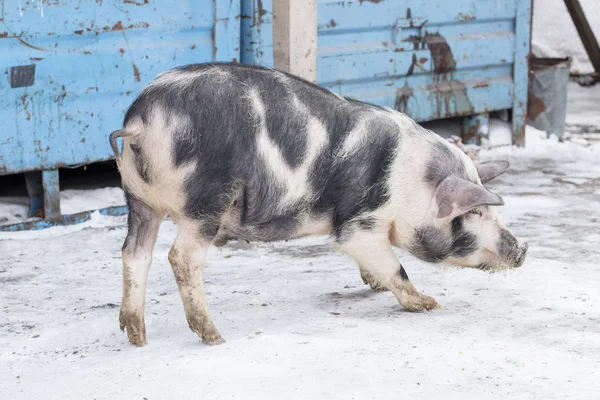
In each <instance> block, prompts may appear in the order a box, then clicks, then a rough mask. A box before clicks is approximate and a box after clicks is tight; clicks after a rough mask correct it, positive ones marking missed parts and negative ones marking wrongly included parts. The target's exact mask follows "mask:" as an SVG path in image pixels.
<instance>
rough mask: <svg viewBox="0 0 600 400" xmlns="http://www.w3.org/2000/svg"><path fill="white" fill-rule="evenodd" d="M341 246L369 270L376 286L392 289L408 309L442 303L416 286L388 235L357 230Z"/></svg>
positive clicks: (417, 308)
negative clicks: (394, 250)
mask: <svg viewBox="0 0 600 400" xmlns="http://www.w3.org/2000/svg"><path fill="white" fill-rule="evenodd" d="M340 246H341V248H342V250H343V251H344V252H345V253H347V254H348V255H350V256H351V257H352V258H353V259H354V260H355V261H356V262H357V263H358V265H359V266H360V269H361V272H362V273H363V274H364V273H366V275H367V277H368V278H369V279H371V281H372V282H374V283H375V284H376V287H379V286H381V287H384V288H386V289H388V290H390V291H391V292H392V293H394V295H395V296H396V298H397V299H398V301H399V302H400V304H402V306H403V307H404V308H405V309H407V310H408V311H426V310H433V309H436V308H439V307H440V306H439V305H438V303H437V302H436V301H435V300H434V299H433V298H432V297H430V296H426V295H424V294H422V293H419V291H417V289H415V287H414V286H413V284H412V283H411V282H410V280H409V279H408V275H407V274H406V271H405V270H404V268H403V267H402V265H400V262H399V261H398V259H397V258H396V255H395V254H394V252H393V251H392V247H391V244H390V242H389V238H388V237H387V235H385V234H381V235H378V234H376V233H375V232H368V231H356V232H354V233H352V235H351V236H350V237H346V238H345V239H344V240H343V242H342V243H340Z"/></svg>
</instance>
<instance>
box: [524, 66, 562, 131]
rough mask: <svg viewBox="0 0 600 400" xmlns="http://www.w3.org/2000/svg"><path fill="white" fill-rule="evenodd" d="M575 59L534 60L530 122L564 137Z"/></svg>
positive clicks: (530, 90) (529, 109) (530, 92)
mask: <svg viewBox="0 0 600 400" xmlns="http://www.w3.org/2000/svg"><path fill="white" fill-rule="evenodd" d="M570 68H571V59H570V58H569V57H567V58H535V57H532V58H531V61H530V69H529V102H528V106H527V123H528V124H529V125H531V126H533V127H534V128H537V129H539V130H542V131H545V132H546V133H547V134H548V135H556V136H557V137H559V138H562V137H563V136H564V132H565V119H566V116H567V89H568V84H569V71H570Z"/></svg>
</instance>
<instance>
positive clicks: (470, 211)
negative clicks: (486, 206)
mask: <svg viewBox="0 0 600 400" xmlns="http://www.w3.org/2000/svg"><path fill="white" fill-rule="evenodd" d="M469 214H475V215H479V216H480V217H481V211H479V210H469Z"/></svg>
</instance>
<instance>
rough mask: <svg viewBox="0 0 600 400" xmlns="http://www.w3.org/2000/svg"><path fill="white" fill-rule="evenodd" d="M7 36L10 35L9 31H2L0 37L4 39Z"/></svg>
mask: <svg viewBox="0 0 600 400" xmlns="http://www.w3.org/2000/svg"><path fill="white" fill-rule="evenodd" d="M6 37H8V32H2V33H0V39H4V38H6Z"/></svg>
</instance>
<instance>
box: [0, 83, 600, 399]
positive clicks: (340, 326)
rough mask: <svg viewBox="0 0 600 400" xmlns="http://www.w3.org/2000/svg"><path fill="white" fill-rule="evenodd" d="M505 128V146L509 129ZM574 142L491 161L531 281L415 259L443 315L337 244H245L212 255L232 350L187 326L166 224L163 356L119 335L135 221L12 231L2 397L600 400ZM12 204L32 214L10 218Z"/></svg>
mask: <svg viewBox="0 0 600 400" xmlns="http://www.w3.org/2000/svg"><path fill="white" fill-rule="evenodd" d="M585 90H591V89H585ZM584 93H585V94H586V95H587V94H589V93H590V92H584ZM580 97H585V96H583V95H582V96H580ZM580 97H577V98H580ZM571 104H572V103H571ZM581 104H582V106H581V107H575V108H571V109H570V114H569V117H568V118H569V119H568V123H569V124H570V125H569V126H571V127H573V128H574V127H577V126H590V127H592V128H588V129H587V131H588V132H592V131H594V128H593V126H594V124H595V122H594V121H593V120H592V121H591V120H590V118H592V117H597V113H594V112H593V110H592V109H591V107H590V105H589V102H585V101H584V100H581ZM582 113H589V117H590V118H584V117H583V116H582ZM492 128H493V129H492V132H493V143H494V144H495V145H496V146H499V145H501V144H502V142H503V141H506V137H503V135H506V133H507V132H508V130H507V129H506V127H505V126H504V125H503V124H502V122H501V121H495V122H494V125H493V126H492ZM595 131H596V132H598V130H597V125H596V130H595ZM575 136H576V137H577V138H578V139H574V137H575ZM567 139H568V140H566V141H565V142H564V143H559V142H558V141H557V140H555V139H554V138H550V139H546V138H545V134H544V133H542V132H539V131H536V130H535V129H531V128H530V129H528V130H527V147H526V148H525V149H515V148H511V147H509V146H500V147H496V148H493V149H491V150H482V152H481V153H480V157H481V158H482V159H498V158H503V159H508V160H510V161H511V168H510V170H509V171H508V172H507V173H506V174H505V175H502V176H501V177H499V178H497V180H495V181H493V182H492V183H490V185H489V186H490V187H491V188H492V189H493V190H494V191H495V192H497V193H499V194H501V195H502V196H503V197H504V199H505V201H506V206H504V207H502V208H501V209H500V212H501V214H502V216H503V217H504V219H505V221H506V222H507V224H508V226H509V227H510V229H511V230H512V231H513V232H514V233H515V234H516V235H517V237H519V238H521V239H523V240H527V241H528V242H529V244H530V251H529V256H528V259H527V261H526V262H525V265H524V266H523V267H522V268H520V269H518V270H515V271H510V272H503V273H499V274H494V275H490V274H486V273H482V272H479V271H472V270H457V269H454V268H442V267H436V266H432V265H429V264H426V263H423V262H420V261H417V260H415V259H414V258H412V257H410V256H407V255H405V254H400V253H398V255H399V257H400V259H401V261H402V263H403V264H404V266H405V267H406V269H407V271H408V274H409V276H410V277H411V280H412V281H413V282H414V284H415V286H416V287H417V288H418V289H420V290H422V291H423V292H424V293H426V294H428V295H431V296H433V297H435V298H436V299H437V301H438V302H439V303H440V304H441V305H442V306H443V309H441V310H437V311H434V312H430V313H423V314H413V313H409V312H405V311H403V309H402V307H401V306H400V305H399V304H398V303H397V301H396V300H395V299H394V298H393V296H392V295H391V294H390V293H373V292H371V291H370V289H369V288H368V287H367V286H365V285H363V283H362V281H361V279H360V276H359V273H358V268H357V267H356V266H355V265H354V264H353V262H352V261H351V260H350V259H349V258H348V257H347V256H345V255H342V254H340V253H337V252H336V251H335V250H333V248H332V247H331V246H330V245H331V243H330V242H329V240H328V239H326V238H320V237H319V238H308V239H303V240H298V241H291V242H288V243H275V244H268V245H267V244H256V245H255V244H252V245H247V244H245V243H232V244H230V245H228V246H226V247H225V248H223V249H220V250H219V249H212V250H211V252H210V257H209V261H208V268H207V270H206V273H205V277H206V290H207V292H208V293H207V294H208V299H209V303H210V308H211V311H212V314H213V318H214V321H215V323H216V325H217V327H218V328H219V329H220V331H221V333H222V335H223V336H224V338H225V339H226V340H227V342H226V343H225V344H223V345H220V346H216V347H209V346H206V345H203V344H202V343H201V342H200V341H199V339H198V338H197V337H196V336H195V335H194V334H193V333H192V332H191V331H190V330H189V329H188V327H187V323H186V320H185V316H184V313H183V308H182V306H181V301H180V298H179V294H178V291H177V286H176V283H175V280H174V278H173V276H172V273H171V269H170V266H169V263H168V261H167V253H168V251H169V248H170V246H171V244H172V242H173V240H174V238H175V234H176V229H175V227H174V225H173V224H172V223H171V222H170V221H165V222H164V224H163V225H162V228H161V231H160V234H159V238H158V242H157V245H156V250H155V253H154V263H153V266H152V269H151V272H150V278H149V283H148V294H147V310H146V326H147V335H148V345H147V346H146V347H143V348H136V347H134V346H132V345H130V344H129V343H128V341H127V337H126V335H125V334H124V333H122V332H121V331H120V330H119V327H118V312H119V302H120V298H121V259H120V248H121V245H122V242H123V239H124V237H125V233H126V219H125V217H116V218H115V217H102V216H99V215H95V216H94V217H93V218H92V220H91V221H89V222H87V223H85V224H81V225H76V226H70V227H57V228H51V229H47V230H43V231H30V232H17V233H0V399H91V398H95V399H144V398H147V399H167V398H174V399H187V398H194V399H230V398H236V399H317V398H318V399H332V398H335V399H367V398H368V399H371V398H373V399H399V398H401V399H437V398H444V399H503V400H504V399H519V400H520V399H534V398H535V399H538V398H540V399H542V398H543V399H578V400H580V399H598V398H599V396H600V386H599V385H598V382H599V380H600V146H598V144H597V142H594V140H593V132H592V135H591V136H590V137H589V138H588V139H585V140H582V136H581V135H572V136H568V137H567ZM595 143H596V144H595ZM63 196H64V197H63V204H66V207H67V208H66V210H68V211H66V212H73V211H80V208H81V207H83V209H85V208H94V207H99V206H106V205H112V204H119V202H122V201H121V199H122V197H121V196H122V193H121V192H120V189H116V188H109V189H97V190H89V191H82V192H74V191H67V192H65V193H64V194H63ZM13 200H14V199H13ZM17 200H18V199H17ZM15 202H16V203H18V201H13V203H15ZM21 203H22V201H21ZM10 207H13V208H14V207H21V211H23V210H25V207H24V206H23V205H20V206H19V205H18V204H17V205H14V204H13V205H12V206H6V205H4V206H0V210H3V211H6V210H7V209H8V208H10ZM12 210H13V211H12V212H5V214H6V215H9V216H14V209H12ZM21 211H20V212H21ZM63 212H65V209H63Z"/></svg>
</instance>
